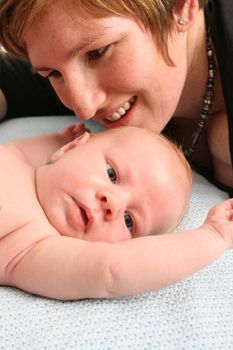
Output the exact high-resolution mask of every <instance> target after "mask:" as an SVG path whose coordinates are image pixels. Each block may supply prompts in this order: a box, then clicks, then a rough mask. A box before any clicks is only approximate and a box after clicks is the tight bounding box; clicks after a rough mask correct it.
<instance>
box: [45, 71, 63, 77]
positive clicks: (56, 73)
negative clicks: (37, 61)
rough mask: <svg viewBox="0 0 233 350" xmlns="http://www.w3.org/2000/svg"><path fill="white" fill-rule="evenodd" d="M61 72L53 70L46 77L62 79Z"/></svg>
mask: <svg viewBox="0 0 233 350" xmlns="http://www.w3.org/2000/svg"><path fill="white" fill-rule="evenodd" d="M61 76H62V75H61V73H60V72H59V71H58V70H52V71H51V72H50V73H49V74H48V75H47V77H46V78H49V79H50V78H53V79H60V78H61Z"/></svg>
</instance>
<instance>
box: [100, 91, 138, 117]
mask: <svg viewBox="0 0 233 350" xmlns="http://www.w3.org/2000/svg"><path fill="white" fill-rule="evenodd" d="M135 100H136V96H134V97H132V98H131V99H130V100H128V101H126V102H124V103H123V105H122V106H121V107H120V108H118V110H117V111H115V112H114V113H112V115H110V116H108V117H107V118H105V119H106V120H108V121H111V122H115V121H117V120H119V119H121V118H122V117H123V116H124V115H126V114H127V113H128V111H129V110H130V109H131V107H132V105H133V104H134V102H135Z"/></svg>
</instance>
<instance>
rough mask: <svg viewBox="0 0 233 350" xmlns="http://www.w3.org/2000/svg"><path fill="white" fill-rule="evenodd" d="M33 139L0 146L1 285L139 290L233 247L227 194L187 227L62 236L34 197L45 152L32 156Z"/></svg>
mask: <svg viewBox="0 0 233 350" xmlns="http://www.w3.org/2000/svg"><path fill="white" fill-rule="evenodd" d="M67 134H69V132H68V133H67V131H66V132H64V133H63V134H62V136H61V134H60V135H56V134H52V135H50V136H49V137H48V138H46V136H45V137H42V138H39V146H40V147H41V146H42V148H46V147H47V146H48V144H49V145H50V147H47V151H46V157H50V156H51V154H52V153H53V152H54V150H55V149H57V148H58V147H59V146H61V145H62V144H64V143H66V142H67V139H68V138H69V137H70V136H67ZM64 135H65V136H64ZM30 144H31V147H29V145H30ZM32 145H33V139H30V140H26V141H25V142H22V144H20V143H19V144H17V142H15V143H11V144H9V145H1V147H0V169H1V171H0V198H1V202H0V208H1V211H0V215H1V231H0V284H1V285H10V286H15V287H18V288H20V289H23V290H26V291H28V292H31V293H34V294H39V295H43V296H46V297H51V298H58V299H81V298H99V297H108V298H109V297H119V296H125V295H130V294H135V293H136V294H137V293H144V292H148V291H153V290H156V289H159V288H162V287H164V286H167V285H168V284H171V283H175V282H177V281H179V280H181V279H183V278H185V277H186V276H188V275H190V274H192V273H194V272H196V271H197V270H199V269H200V268H202V267H204V266H206V265H207V264H209V263H211V262H212V261H213V260H214V259H216V258H217V257H218V256H219V255H221V254H222V253H224V251H225V250H226V249H229V248H232V246H233V224H232V218H233V215H232V212H233V200H229V201H226V202H224V203H223V204H221V205H219V206H217V207H215V208H214V210H212V211H210V213H209V216H208V218H207V220H206V222H205V223H204V224H203V225H202V226H201V227H200V228H198V229H194V230H189V231H186V232H181V233H170V234H164V235H157V236H147V237H139V238H136V239H129V240H126V241H121V242H116V243H114V244H110V243H106V242H88V241H84V240H81V239H76V238H72V237H66V236H62V235H61V234H60V233H59V232H57V231H56V230H55V229H54V227H53V226H51V224H50V223H49V221H48V219H47V217H46V216H45V214H44V212H43V210H42V208H41V206H40V203H39V202H38V199H37V191H36V187H35V183H36V182H35V171H36V168H37V166H38V164H41V163H44V161H45V159H46V157H43V156H42V154H39V156H38V159H35V156H32V158H30V153H31V152H29V153H28V150H30V151H32ZM46 145H47V146H46ZM39 146H38V145H36V146H35V147H39ZM49 148H50V151H48V149H49ZM37 153H38V152H37ZM37 153H36V152H35V153H34V152H32V154H34V155H35V154H37Z"/></svg>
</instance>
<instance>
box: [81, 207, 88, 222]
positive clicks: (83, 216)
mask: <svg viewBox="0 0 233 350" xmlns="http://www.w3.org/2000/svg"><path fill="white" fill-rule="evenodd" d="M79 209H80V214H81V217H82V219H83V222H84V225H85V226H87V224H88V223H89V218H88V216H87V213H86V211H85V210H84V209H83V208H82V207H79Z"/></svg>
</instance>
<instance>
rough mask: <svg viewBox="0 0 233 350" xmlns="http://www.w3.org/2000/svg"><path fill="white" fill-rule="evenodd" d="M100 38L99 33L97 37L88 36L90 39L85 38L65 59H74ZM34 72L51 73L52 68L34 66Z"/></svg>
mask: <svg viewBox="0 0 233 350" xmlns="http://www.w3.org/2000/svg"><path fill="white" fill-rule="evenodd" d="M99 37H100V33H98V35H97V33H96V34H95V35H92V36H88V38H83V39H82V41H80V43H78V45H76V46H74V47H73V48H71V49H70V50H69V51H68V52H67V53H66V54H65V59H69V58H72V57H73V56H75V55H76V54H77V53H79V52H80V51H81V50H83V49H85V48H86V47H88V46H90V45H92V44H93V43H94V42H96V41H97V39H99ZM31 69H32V72H33V73H36V72H42V71H43V72H46V71H50V70H51V68H49V67H46V66H37V65H32V67H31Z"/></svg>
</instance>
